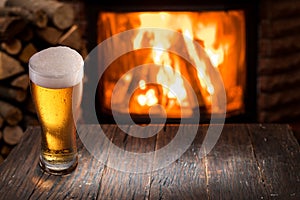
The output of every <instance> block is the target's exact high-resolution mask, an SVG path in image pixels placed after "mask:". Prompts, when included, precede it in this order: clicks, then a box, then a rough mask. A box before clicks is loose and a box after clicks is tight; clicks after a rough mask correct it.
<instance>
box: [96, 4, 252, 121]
mask: <svg viewBox="0 0 300 200" xmlns="http://www.w3.org/2000/svg"><path fill="white" fill-rule="evenodd" d="M152 28H157V29H168V30H173V31H176V32H178V33H181V35H182V37H178V35H173V34H169V32H167V33H166V34H163V33H164V32H156V31H152V30H153V29H152ZM132 29H135V31H134V34H131V37H130V40H128V39H126V40H119V41H118V44H114V45H112V46H114V47H116V46H119V47H120V48H123V47H124V46H126V45H129V46H130V48H131V49H133V50H132V51H130V52H128V53H126V54H124V55H122V56H120V57H119V58H117V59H116V60H114V61H113V62H112V63H111V64H110V66H109V67H108V68H107V69H106V70H105V73H104V74H103V76H102V78H101V80H100V82H101V83H100V84H99V85H100V87H98V94H99V95H98V97H97V98H98V100H99V102H101V106H100V107H99V108H98V109H100V110H98V112H101V113H107V114H111V113H112V108H113V109H115V110H114V113H119V114H120V115H122V114H123V113H126V112H128V111H129V112H130V114H131V115H132V116H135V117H139V116H140V117H142V116H147V115H148V114H149V109H150V108H151V107H153V106H154V105H157V104H159V105H160V106H161V107H162V108H163V109H164V110H165V114H166V115H167V117H168V118H180V117H185V118H189V117H192V116H193V110H194V109H195V106H197V108H200V112H201V113H202V114H203V113H205V114H207V115H210V114H211V113H212V112H218V110H217V109H212V108H211V106H212V100H211V97H212V95H214V93H216V92H218V89H217V88H216V87H215V86H214V85H213V84H212V82H213V79H214V76H213V75H212V74H211V73H210V70H212V69H210V68H213V70H215V71H217V72H218V73H219V74H220V75H221V78H222V81H223V85H224V88H225V93H226V113H227V115H229V116H230V115H238V114H241V113H243V112H244V107H245V105H244V93H245V79H246V46H245V45H246V39H245V38H246V35H245V34H246V33H245V16H244V12H243V11H242V10H230V11H201V12H194V11H193V12H178V11H174V12H173V11H171V12H169V11H168V12H158V11H155V12H107V11H106V12H99V15H98V27H97V30H98V31H97V34H98V35H97V37H98V38H97V40H98V43H101V42H103V41H104V40H106V39H108V38H110V37H112V36H113V35H115V34H118V33H122V32H124V31H127V30H132ZM187 38H189V39H187ZM191 41H193V42H191ZM195 42H196V43H197V44H198V45H199V46H201V49H202V50H204V52H205V55H204V54H199V52H198V50H199V49H197V45H195ZM143 43H147V44H148V46H149V48H141V47H142V46H143ZM178 43H180V44H183V45H182V46H180V48H181V49H182V51H184V52H186V55H188V57H189V60H192V61H193V63H190V62H189V61H188V60H186V59H185V58H183V57H181V56H180V55H177V54H175V53H173V52H172V51H168V49H171V48H173V47H174V46H176V45H178ZM110 51H115V49H109V50H108V51H107V52H105V54H109V53H110ZM105 56H107V55H100V56H99V59H103V58H104V57H105ZM207 58H208V60H209V63H208V61H207ZM145 63H152V65H151V66H148V67H146V68H144V69H143V70H132V69H134V68H135V67H137V66H140V65H143V64H145ZM100 67H101V66H100ZM118 81H119V82H121V85H122V87H120V88H119V89H118V92H117V96H113V97H112V95H113V91H114V87H115V86H116V83H117V82H118ZM185 81H188V83H189V84H190V86H191V87H192V89H193V92H194V93H195V94H196V100H195V99H193V98H191V95H190V91H189V89H188V88H187V87H186V84H185ZM149 82H150V83H149ZM133 85H135V86H136V87H132V86H133ZM100 90H101V91H100ZM126 98H129V104H128V105H126V104H124V101H125V99H126ZM220 112H221V111H220ZM154 113H155V111H154ZM158 113H159V112H158Z"/></svg>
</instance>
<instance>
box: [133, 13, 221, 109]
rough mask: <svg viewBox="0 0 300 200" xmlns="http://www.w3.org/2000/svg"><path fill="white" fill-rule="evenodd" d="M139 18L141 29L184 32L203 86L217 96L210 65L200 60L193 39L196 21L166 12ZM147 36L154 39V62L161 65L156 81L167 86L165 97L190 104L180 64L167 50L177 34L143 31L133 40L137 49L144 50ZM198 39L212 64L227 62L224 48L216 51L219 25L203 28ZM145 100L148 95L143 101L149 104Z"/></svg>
mask: <svg viewBox="0 0 300 200" xmlns="http://www.w3.org/2000/svg"><path fill="white" fill-rule="evenodd" d="M139 19H140V28H147V27H156V28H173V29H174V30H178V31H181V32H182V33H183V35H184V37H183V39H184V41H185V44H186V48H187V50H188V53H189V55H190V57H191V58H192V60H193V61H194V62H195V65H196V68H197V75H198V79H199V83H200V85H201V86H202V88H204V89H205V90H206V91H207V92H208V94H209V95H213V94H214V87H213V85H212V83H211V80H210V77H209V75H208V74H207V69H206V65H205V63H204V62H203V61H202V60H201V58H200V57H199V55H198V53H197V50H196V47H195V45H194V43H193V40H194V39H195V36H194V35H195V33H194V32H195V31H194V30H193V26H192V21H193V20H192V19H190V18H189V17H188V15H186V14H177V15H174V14H170V13H165V12H160V13H142V14H140V15H139ZM147 34H148V35H150V36H151V37H150V38H149V39H150V41H149V43H150V44H151V45H152V46H153V49H152V59H153V61H154V63H155V64H157V65H159V66H160V69H159V71H158V73H157V77H156V81H157V82H158V83H160V84H162V85H164V86H165V87H163V95H164V96H166V97H167V98H169V99H177V100H178V102H177V103H178V104H181V103H185V105H186V99H187V91H186V89H185V87H184V81H183V79H182V77H181V76H180V74H181V71H180V66H179V65H178V63H173V62H172V60H171V58H170V55H169V53H168V52H167V51H166V50H168V49H169V48H170V46H171V45H172V43H171V41H172V40H173V39H174V38H172V37H173V35H170V33H169V32H167V33H164V32H159V33H157V32H155V31H153V32H150V33H149V32H147V30H146V29H141V30H140V31H139V33H138V34H137V35H136V37H135V38H134V40H133V45H134V48H135V49H138V48H140V47H141V44H142V41H143V38H144V37H145V36H146V35H147ZM196 36H197V37H199V38H201V39H202V40H204V47H205V50H206V52H207V54H208V55H209V56H210V58H211V62H212V64H213V65H214V66H215V67H217V66H218V65H219V64H220V63H222V61H223V59H224V51H223V49H222V48H218V49H214V48H213V45H214V40H215V37H216V25H215V26H208V27H207V28H204V29H201V31H200V32H197V34H196ZM199 38H197V39H199ZM172 66H173V67H172ZM153 95H154V93H153V92H151V95H150V93H149V96H148V98H154V99H156V98H157V97H155V96H153ZM142 99H143V100H142ZM144 99H146V98H145V96H142V97H141V100H140V101H139V104H140V105H142V104H143V105H145V101H146V100H144ZM153 102H156V100H153ZM141 103H142V104H141Z"/></svg>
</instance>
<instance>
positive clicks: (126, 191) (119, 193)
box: [0, 124, 300, 200]
mask: <svg viewBox="0 0 300 200" xmlns="http://www.w3.org/2000/svg"><path fill="white" fill-rule="evenodd" d="M122 126H123V128H125V129H124V130H128V131H129V130H132V129H133V128H134V127H132V126H129V125H122ZM178 126H179V125H175V124H169V125H166V126H163V125H155V126H153V127H152V128H153V129H155V130H159V131H158V133H157V134H156V135H155V136H152V137H149V138H137V137H133V136H130V135H128V134H125V133H124V132H123V131H122V130H121V129H119V128H118V127H117V126H116V125H102V129H103V131H104V133H105V134H106V136H107V138H108V139H109V140H110V141H111V144H109V145H107V147H105V148H108V149H110V148H111V145H116V146H118V147H120V148H123V149H124V150H126V151H129V152H136V153H147V152H153V151H155V152H157V150H159V149H161V148H162V147H164V146H165V145H167V144H168V143H169V142H170V141H171V140H172V139H173V138H174V137H175V135H176V133H177V130H178ZM191 126H198V125H185V129H184V131H185V134H190V133H189V129H190V128H191ZM214 126H219V125H214ZM95 127H96V125H89V126H84V127H81V128H82V129H83V130H84V131H86V133H87V134H93V133H94V132H95V130H97V129H96V128H95ZM207 129H208V125H199V127H198V133H197V135H196V138H195V139H194V141H193V143H192V144H191V145H190V147H189V149H188V150H187V151H186V152H185V153H184V154H183V155H182V156H181V157H180V158H179V159H177V160H176V161H175V162H173V163H171V164H170V165H168V166H166V167H164V168H161V169H158V170H155V171H149V172H145V173H129V172H122V171H119V170H116V169H113V168H110V167H108V166H107V165H105V163H101V162H100V161H98V160H97V159H95V158H94V157H93V156H92V155H91V154H90V153H89V152H88V151H87V149H86V148H85V147H84V145H83V144H82V143H81V141H80V139H78V150H79V164H78V166H77V168H76V170H75V171H74V172H73V173H71V174H69V175H66V176H54V175H49V174H46V173H44V172H43V171H42V170H41V169H40V167H39V166H38V156H39V148H40V128H39V127H30V128H28V130H27V131H26V132H25V134H24V136H23V138H22V140H21V142H20V143H19V144H18V145H17V146H16V147H15V148H14V149H13V151H12V152H11V153H10V155H9V157H8V158H7V159H6V160H5V161H4V162H3V163H2V165H0V199H22V200H23V199H300V147H299V144H298V142H297V140H296V139H295V137H294V135H293V133H292V132H291V130H290V127H289V126H288V125H284V124H226V125H225V126H224V128H223V131H222V134H221V136H220V138H219V139H218V142H217V144H216V145H215V147H214V148H213V149H212V151H211V152H210V153H209V154H208V155H207V156H205V157H203V158H199V157H198V152H199V151H200V148H201V144H202V142H203V139H204V137H205V135H206V134H207ZM133 131H134V130H133ZM155 155H156V154H154V156H153V159H154V161H155V159H156V156H155ZM116 159H121V158H120V157H119V156H118V155H116V154H109V155H108V157H107V161H106V162H107V163H108V162H113V161H114V160H116ZM166 159H168V158H166ZM123 167H124V168H125V169H126V167H128V168H132V167H142V168H143V167H148V166H146V164H143V163H141V164H140V165H138V166H136V164H135V163H134V162H132V161H131V162H124V166H123Z"/></svg>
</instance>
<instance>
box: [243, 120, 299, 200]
mask: <svg viewBox="0 0 300 200" xmlns="http://www.w3.org/2000/svg"><path fill="white" fill-rule="evenodd" d="M247 126H248V129H249V133H250V137H251V141H252V144H253V150H254V154H255V158H256V160H257V163H258V166H259V171H260V172H261V173H262V176H263V180H264V185H265V187H266V189H267V192H268V195H269V198H272V197H273V198H278V199H299V198H300V173H299V172H300V147H299V143H298V142H297V140H296V138H295V137H294V136H293V133H292V132H291V129H290V127H289V126H288V125H280V124H272V125H268V126H266V125H254V124H252V125H247Z"/></svg>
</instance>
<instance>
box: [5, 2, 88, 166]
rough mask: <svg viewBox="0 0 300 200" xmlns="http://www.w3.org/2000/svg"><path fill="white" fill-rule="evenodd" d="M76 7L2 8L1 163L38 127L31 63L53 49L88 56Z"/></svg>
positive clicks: (19, 5)
mask: <svg viewBox="0 0 300 200" xmlns="http://www.w3.org/2000/svg"><path fill="white" fill-rule="evenodd" d="M75 14H76V13H75V10H74V9H73V7H72V5H70V4H67V3H63V2H60V1H54V0H26V1H24V0H8V1H6V2H4V3H3V5H2V6H1V7H0V163H1V162H2V161H3V160H4V159H5V158H6V157H7V155H8V153H9V152H10V150H11V149H12V148H13V147H14V146H15V145H16V144H17V143H18V142H19V141H20V139H21V137H22V135H23V132H24V131H25V129H26V128H27V127H28V126H30V125H38V120H37V117H36V113H35V109H34V106H33V102H32V99H31V95H30V88H29V77H28V61H29V59H30V57H31V56H32V55H33V54H34V53H36V52H38V51H40V50H42V49H45V48H48V47H51V46H58V45H64V46H69V47H71V48H73V49H75V50H77V51H78V52H79V53H81V54H82V55H83V57H84V56H85V55H86V48H85V45H84V44H85V42H84V40H83V38H82V33H81V31H80V29H79V27H78V25H77V24H76V21H75V20H74V19H75Z"/></svg>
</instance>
